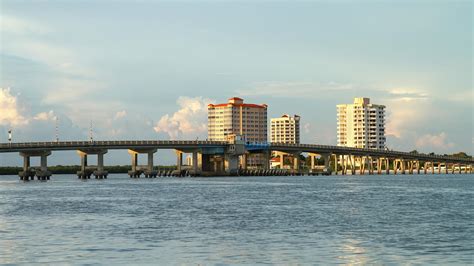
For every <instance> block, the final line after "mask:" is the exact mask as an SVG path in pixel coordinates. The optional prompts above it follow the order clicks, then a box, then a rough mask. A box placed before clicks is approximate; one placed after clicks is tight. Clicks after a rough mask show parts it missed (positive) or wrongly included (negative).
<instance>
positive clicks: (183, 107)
mask: <svg viewBox="0 0 474 266" xmlns="http://www.w3.org/2000/svg"><path fill="white" fill-rule="evenodd" d="M213 102H214V101H213V100H210V99H205V98H202V97H195V98H189V97H179V98H178V100H177V102H176V103H177V104H178V106H179V107H180V109H179V110H178V111H176V112H175V113H173V114H172V115H170V114H166V115H164V116H162V117H161V118H160V120H159V121H158V122H157V123H156V124H155V127H154V130H155V131H156V132H163V133H166V134H168V136H169V137H170V138H171V139H179V138H181V137H184V136H188V137H192V138H194V137H196V136H199V135H202V134H203V133H206V132H207V105H208V104H210V103H213Z"/></svg>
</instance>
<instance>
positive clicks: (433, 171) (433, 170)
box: [430, 162, 435, 175]
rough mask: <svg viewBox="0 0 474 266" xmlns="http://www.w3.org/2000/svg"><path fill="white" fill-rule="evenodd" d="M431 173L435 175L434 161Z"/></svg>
mask: <svg viewBox="0 0 474 266" xmlns="http://www.w3.org/2000/svg"><path fill="white" fill-rule="evenodd" d="M430 164H431V174H432V175H434V173H435V169H434V162H431V163H430Z"/></svg>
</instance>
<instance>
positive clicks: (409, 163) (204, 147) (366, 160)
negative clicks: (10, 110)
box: [0, 140, 474, 181]
mask: <svg viewBox="0 0 474 266" xmlns="http://www.w3.org/2000/svg"><path fill="white" fill-rule="evenodd" d="M159 149H172V150H175V152H176V158H177V163H176V165H177V169H176V170H175V171H174V172H173V175H176V176H179V175H182V174H183V170H184V168H183V153H190V154H192V160H191V166H190V168H188V169H186V173H187V174H189V175H194V176H197V175H239V174H258V175H271V174H277V173H280V174H281V173H282V172H281V171H279V172H275V171H272V170H270V163H269V162H270V158H271V156H272V155H273V156H278V157H279V158H280V165H283V163H284V157H285V156H287V158H290V159H291V160H292V166H291V168H290V169H289V170H287V171H285V172H284V173H285V174H302V173H303V172H302V169H301V165H302V164H301V162H300V160H301V159H300V156H299V155H300V154H302V153H307V154H308V155H309V156H310V158H311V159H310V165H309V170H308V171H307V173H308V174H315V173H323V174H333V173H334V174H342V175H345V174H353V175H354V174H357V173H359V174H365V173H366V172H367V174H382V173H385V174H390V173H394V174H397V173H401V174H405V173H408V174H414V173H417V174H420V172H421V171H423V173H425V174H426V173H432V174H434V173H441V172H443V173H453V174H454V173H455V172H456V173H462V172H464V173H472V166H473V164H474V160H473V159H467V158H457V157H451V156H440V155H427V154H418V153H407V152H399V151H388V150H376V149H359V148H349V147H339V146H328V145H315V144H283V143H245V142H242V141H232V142H222V141H160V140H143V141H133V140H132V141H93V142H88V141H62V142H27V143H0V153H11V152H18V153H19V154H20V155H21V156H22V157H23V171H21V172H20V173H19V176H20V179H21V180H25V181H26V180H30V179H34V176H36V177H37V178H38V179H39V180H48V179H49V178H50V176H51V172H50V171H48V168H47V167H48V165H47V158H48V156H50V155H51V154H52V152H54V151H70V150H75V151H77V153H78V155H79V157H80V159H81V170H80V171H78V172H77V175H78V177H79V178H82V179H88V178H90V177H91V176H92V175H93V176H95V178H107V175H108V173H107V171H105V170H104V156H105V154H106V153H107V152H108V150H128V153H129V154H130V156H131V169H130V171H129V172H128V174H129V175H130V177H140V175H142V174H144V175H145V177H156V176H157V175H159V173H158V172H157V171H156V170H155V169H154V165H153V159H154V153H155V152H156V151H157V150H159ZM138 154H147V164H146V165H142V166H141V165H139V164H138ZM255 154H260V155H259V156H261V157H262V155H263V158H264V159H263V160H262V161H263V163H262V164H261V165H258V166H257V167H256V168H257V169H253V170H252V172H249V169H248V167H247V161H248V158H249V157H251V156H254V155H255ZM91 155H95V156H97V165H96V166H90V165H88V163H87V158H88V156H91ZM35 156H37V157H40V158H41V159H40V166H39V167H36V168H35V167H31V165H30V158H31V157H35ZM319 156H321V157H322V158H324V166H317V165H316V163H315V161H316V160H315V158H316V157H319ZM318 169H319V170H321V169H322V171H318ZM442 169H444V170H443V171H442Z"/></svg>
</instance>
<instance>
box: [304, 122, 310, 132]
mask: <svg viewBox="0 0 474 266" xmlns="http://www.w3.org/2000/svg"><path fill="white" fill-rule="evenodd" d="M303 130H304V133H309V132H310V131H311V124H310V123H305V124H304V125H303Z"/></svg>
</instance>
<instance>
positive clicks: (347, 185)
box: [0, 175, 474, 265]
mask: <svg viewBox="0 0 474 266" xmlns="http://www.w3.org/2000/svg"><path fill="white" fill-rule="evenodd" d="M473 188H474V175H455V176H452V175H449V176H445V175H434V176H432V175H427V176H424V175H420V176H416V175H414V176H409V175H407V176H401V175H399V176H393V175H392V176H355V177H350V176H345V177H340V176H339V177H335V176H331V177H241V178H183V179H178V178H157V179H144V178H141V179H139V180H137V179H130V178H128V177H126V176H125V175H111V176H110V177H109V179H107V180H89V181H85V182H84V181H80V180H78V179H76V178H75V177H74V176H72V175H55V176H53V180H52V181H49V182H39V181H33V182H27V183H23V182H20V181H18V178H17V177H14V176H8V177H5V176H3V177H0V264H9V263H13V264H16V263H41V264H43V263H50V264H70V263H75V264H76V263H77V264H90V263H100V264H116V263H118V264H152V263H157V262H158V263H160V264H165V265H169V264H172V265H176V264H186V265H189V264H192V265H197V264H201V265H202V264H205V265H213V264H273V263H274V264H292V265H294V264H328V263H331V264H341V263H342V264H400V263H404V264H405V263H413V264H418V263H420V264H443V265H444V264H472V263H473V254H474V208H473V194H474V190H473Z"/></svg>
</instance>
